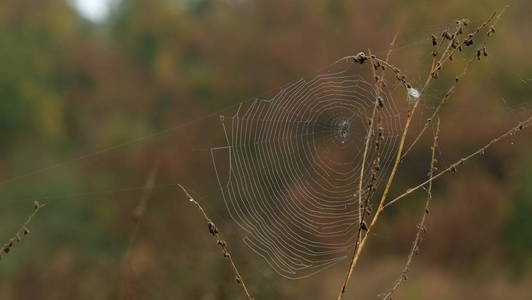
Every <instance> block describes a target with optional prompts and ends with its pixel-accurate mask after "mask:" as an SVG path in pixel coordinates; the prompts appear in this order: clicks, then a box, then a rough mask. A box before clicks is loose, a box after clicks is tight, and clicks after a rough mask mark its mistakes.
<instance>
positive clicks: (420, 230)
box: [384, 119, 440, 300]
mask: <svg viewBox="0 0 532 300" xmlns="http://www.w3.org/2000/svg"><path fill="white" fill-rule="evenodd" d="M439 135H440V120H439V119H438V122H437V123H436V131H435V133H434V142H433V144H432V147H431V152H432V155H431V160H430V171H429V174H428V177H429V178H432V177H433V176H434V171H435V169H436V168H435V165H436V149H437V147H438V138H439ZM431 200H432V181H431V182H430V183H429V185H428V187H427V200H426V201H425V209H424V211H423V214H422V216H421V221H420V222H419V224H418V230H417V233H416V238H415V239H414V242H413V243H412V248H411V249H410V253H409V254H408V258H407V260H406V263H405V266H404V267H403V270H402V271H401V276H400V277H399V278H398V279H397V280H396V281H395V283H394V285H393V287H392V288H391V289H390V290H389V291H388V293H386V295H385V296H384V300H391V299H392V295H393V294H394V293H395V292H396V291H397V289H398V288H399V286H400V285H401V284H402V283H403V282H404V281H405V280H406V279H407V276H408V271H409V269H410V265H411V264H412V260H413V259H414V256H415V255H416V254H417V253H418V251H419V244H420V243H421V241H422V240H423V233H425V231H426V227H425V223H426V220H427V217H428V214H429V208H430V202H431Z"/></svg>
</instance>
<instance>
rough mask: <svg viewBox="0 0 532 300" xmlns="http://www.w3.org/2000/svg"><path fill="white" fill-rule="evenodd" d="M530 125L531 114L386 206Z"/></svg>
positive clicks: (531, 123)
mask: <svg viewBox="0 0 532 300" xmlns="http://www.w3.org/2000/svg"><path fill="white" fill-rule="evenodd" d="M530 126H532V116H530V117H529V118H528V119H526V120H524V121H522V122H519V124H517V125H516V126H515V127H513V128H512V129H510V130H508V131H506V132H505V133H504V134H502V135H500V136H498V137H496V138H494V139H492V140H491V141H489V142H488V143H487V144H486V145H484V146H483V147H481V148H480V149H478V150H477V151H475V152H473V153H471V154H469V155H468V156H465V157H463V158H461V159H460V160H458V161H456V162H455V163H453V164H451V165H450V166H449V167H447V168H446V169H444V170H443V171H440V172H439V173H438V174H436V175H434V176H433V177H431V178H429V179H427V180H426V181H424V182H422V183H420V184H419V185H417V186H415V187H413V188H410V189H408V190H406V192H404V193H403V194H401V195H399V196H397V197H396V198H394V199H393V200H391V201H389V202H388V203H386V205H384V208H388V207H389V206H392V205H394V204H395V203H397V201H399V200H401V199H403V198H404V197H406V196H408V195H410V194H412V193H413V192H415V191H417V190H418V189H420V188H422V187H424V186H426V185H427V184H429V183H430V182H432V181H434V180H435V179H438V178H440V177H441V176H443V175H445V174H447V173H450V172H456V170H457V168H458V167H459V166H461V165H463V164H464V163H465V162H466V161H468V160H470V159H471V158H473V157H475V156H478V155H481V154H484V153H485V152H486V150H487V149H488V148H490V147H491V146H492V145H493V144H496V143H498V142H500V141H501V140H503V139H505V138H507V137H510V136H514V135H515V134H517V133H519V132H520V131H521V130H523V129H525V128H528V127H530Z"/></svg>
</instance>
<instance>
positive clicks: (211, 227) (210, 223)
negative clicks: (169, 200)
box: [178, 184, 253, 300]
mask: <svg viewBox="0 0 532 300" xmlns="http://www.w3.org/2000/svg"><path fill="white" fill-rule="evenodd" d="M178 186H179V187H180V188H181V189H182V190H183V192H184V193H185V195H186V196H187V197H188V200H189V201H190V202H192V203H194V204H195V205H196V206H197V207H198V209H199V210H200V212H201V214H202V215H203V218H204V219H205V221H207V225H208V226H209V232H210V234H211V235H212V236H213V237H214V238H215V239H216V243H217V244H218V246H219V247H220V249H221V250H222V253H223V255H224V257H225V258H227V259H228V260H229V263H230V264H231V267H232V268H233V273H234V274H235V278H236V281H237V283H238V284H239V285H240V287H242V290H243V291H244V293H245V294H246V297H247V298H248V300H253V297H251V294H250V293H249V291H248V289H247V287H246V284H245V283H244V279H243V278H242V275H240V272H239V271H238V268H237V267H236V264H235V262H234V260H233V257H232V255H231V253H230V252H229V249H228V248H227V243H226V242H225V241H224V240H222V237H221V236H220V232H219V231H218V227H216V225H215V224H214V222H213V221H212V220H211V219H210V218H209V216H208V215H207V213H206V212H205V210H204V209H203V207H202V206H201V205H200V204H199V203H198V202H197V201H196V200H194V198H193V197H192V195H190V193H189V192H188V191H187V190H186V189H185V187H183V186H182V185H181V184H178Z"/></svg>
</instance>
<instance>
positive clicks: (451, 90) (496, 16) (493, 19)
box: [401, 9, 505, 160]
mask: <svg viewBox="0 0 532 300" xmlns="http://www.w3.org/2000/svg"><path fill="white" fill-rule="evenodd" d="M504 11H505V9H502V10H501V11H500V12H499V13H498V14H496V13H495V14H493V15H492V17H491V18H490V19H489V20H487V21H486V22H484V23H483V24H481V25H480V26H479V27H478V28H477V29H476V30H475V33H476V34H478V32H479V31H480V30H481V29H482V28H484V27H486V26H488V25H489V24H490V22H492V23H491V24H492V26H491V28H490V31H488V33H487V36H486V39H485V40H484V41H483V44H482V46H481V47H480V48H479V49H484V51H485V49H486V45H487V42H488V40H489V38H490V37H491V36H492V33H493V32H495V25H496V24H497V21H498V20H499V19H500V18H501V16H502V14H503V13H504ZM440 47H441V43H440ZM438 51H439V49H438ZM485 54H486V55H487V52H485ZM450 57H452V54H451V56H450ZM434 58H436V56H434ZM477 60H479V59H478V56H477V57H473V58H471V59H470V60H469V61H468V63H467V64H466V66H465V67H464V70H463V71H462V73H460V75H458V76H456V78H455V81H454V84H453V85H452V86H451V87H450V88H449V90H448V91H447V93H445V95H444V96H443V97H442V98H441V100H440V102H439V103H438V106H437V107H436V109H435V110H434V112H433V113H432V115H431V116H430V118H428V119H427V120H426V121H425V125H424V126H423V128H422V129H421V131H420V132H419V133H418V135H417V136H416V137H415V138H414V140H413V141H412V142H411V143H410V146H408V148H407V150H406V151H405V152H404V153H403V156H402V157H401V159H402V160H403V159H405V157H406V156H407V155H408V154H409V153H410V152H411V151H412V149H413V148H414V146H415V145H416V144H417V143H418V141H419V140H420V139H421V137H422V136H423V134H424V133H425V131H426V130H427V129H428V127H429V125H430V123H431V122H432V121H433V120H434V118H435V117H436V116H437V115H438V113H439V112H440V110H441V108H442V106H443V105H444V104H445V102H446V101H447V100H448V99H449V98H450V97H451V96H452V95H453V94H454V92H455V89H456V86H457V85H458V83H459V82H460V79H461V78H462V77H463V76H465V75H466V74H467V71H468V70H469V68H470V67H471V65H472V64H473V63H474V62H475V61H477ZM434 61H435V60H433V67H432V69H434Z"/></svg>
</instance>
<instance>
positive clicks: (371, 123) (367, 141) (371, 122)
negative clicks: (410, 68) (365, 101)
mask: <svg viewBox="0 0 532 300" xmlns="http://www.w3.org/2000/svg"><path fill="white" fill-rule="evenodd" d="M368 54H369V57H370V58H369V60H370V65H371V69H372V70H373V77H374V78H377V73H376V71H375V67H374V65H373V59H372V58H371V57H372V55H371V51H370V50H369V49H368ZM380 82H381V80H379V81H378V82H377V83H376V84H375V86H376V89H375V104H374V105H373V112H372V113H371V118H370V119H369V129H368V134H367V135H366V139H365V145H364V154H363V156H362V167H361V168H360V180H359V181H358V221H359V222H360V226H359V227H362V226H363V225H362V223H363V221H364V220H363V219H362V217H363V215H364V214H365V208H364V207H363V204H362V191H363V188H362V185H363V183H364V171H365V169H366V158H367V157H368V149H369V144H370V141H371V136H372V135H373V126H374V123H375V115H376V114H377V110H378V108H379V101H380V100H379V97H380V88H379V83H380ZM368 192H369V191H368ZM359 242H360V228H359V234H358V238H357V243H359Z"/></svg>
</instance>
